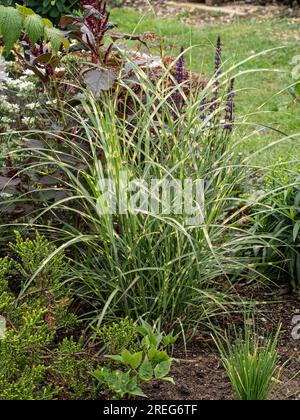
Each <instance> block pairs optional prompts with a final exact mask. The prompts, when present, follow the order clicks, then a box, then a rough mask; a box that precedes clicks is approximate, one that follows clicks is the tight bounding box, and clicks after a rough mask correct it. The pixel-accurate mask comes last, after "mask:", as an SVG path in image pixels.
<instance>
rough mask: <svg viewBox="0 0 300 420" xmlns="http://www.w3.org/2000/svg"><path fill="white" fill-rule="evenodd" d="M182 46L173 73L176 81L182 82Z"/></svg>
mask: <svg viewBox="0 0 300 420" xmlns="http://www.w3.org/2000/svg"><path fill="white" fill-rule="evenodd" d="M183 53H184V48H181V51H180V54H181V55H180V58H179V59H178V61H177V63H176V71H175V74H174V79H175V80H176V82H177V83H182V81H183V79H184V74H183V73H184V54H183Z"/></svg>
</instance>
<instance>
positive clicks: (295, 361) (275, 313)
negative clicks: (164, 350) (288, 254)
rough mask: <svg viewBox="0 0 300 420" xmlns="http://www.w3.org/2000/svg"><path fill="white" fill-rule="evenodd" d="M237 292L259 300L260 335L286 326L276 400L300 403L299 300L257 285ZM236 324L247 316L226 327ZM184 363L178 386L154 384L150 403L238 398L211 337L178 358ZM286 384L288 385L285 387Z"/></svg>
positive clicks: (175, 372) (149, 389) (237, 317)
mask: <svg viewBox="0 0 300 420" xmlns="http://www.w3.org/2000/svg"><path fill="white" fill-rule="evenodd" d="M237 291H238V293H239V294H240V296H241V297H242V298H244V299H247V298H248V299H255V300H256V301H257V302H262V303H261V304H258V306H257V308H258V310H259V315H258V318H257V324H258V332H259V334H260V335H262V336H266V335H268V334H269V333H270V332H271V331H274V330H276V329H277V327H278V325H279V324H280V323H282V331H281V339H280V344H279V355H280V366H282V365H283V364H285V363H286V368H285V370H284V373H283V374H282V376H281V377H280V384H279V388H280V391H279V393H278V394H277V395H274V397H273V398H274V399H292V400H300V374H299V375H298V376H297V377H295V378H294V379H293V380H291V379H292V378H293V377H294V376H295V375H296V374H297V373H298V372H300V340H294V339H293V337H292V329H293V325H292V318H293V317H294V316H295V315H297V314H300V300H299V297H298V296H293V295H288V294H283V292H282V289H278V290H275V292H274V290H272V291H270V289H269V288H265V287H262V286H257V285H250V286H238V287H237ZM229 319H230V323H232V322H234V323H235V324H236V325H240V326H242V325H243V322H244V320H243V315H242V314H236V315H234V316H233V317H232V315H231V317H230V318H228V319H226V318H224V319H223V320H221V322H224V326H225V328H226V325H228V321H229ZM175 357H176V358H178V359H180V361H179V362H177V363H176V364H175V365H174V368H173V372H172V374H173V377H174V379H175V382H176V385H175V386H172V385H170V384H164V383H154V384H152V385H151V386H150V385H149V386H148V387H147V388H146V389H145V391H146V394H147V395H148V397H149V398H150V399H158V400H232V399H234V395H233V393H232V391H231V387H230V383H229V381H228V378H227V376H226V373H225V371H224V369H223V367H222V365H221V363H220V359H219V356H218V353H217V351H216V349H215V346H214V344H213V341H212V340H211V338H210V335H209V333H208V332H207V333H205V332H204V333H203V335H202V336H199V337H196V338H195V339H194V341H193V343H192V344H191V345H189V346H188V349H187V354H185V351H184V349H183V350H182V351H179V352H177V353H176V354H175ZM284 384H285V385H284Z"/></svg>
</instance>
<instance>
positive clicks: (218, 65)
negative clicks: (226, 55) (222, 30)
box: [215, 36, 222, 76]
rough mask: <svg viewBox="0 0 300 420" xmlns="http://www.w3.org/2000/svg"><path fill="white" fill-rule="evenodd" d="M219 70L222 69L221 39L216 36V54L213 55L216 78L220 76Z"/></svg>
mask: <svg viewBox="0 0 300 420" xmlns="http://www.w3.org/2000/svg"><path fill="white" fill-rule="evenodd" d="M221 69H222V43H221V37H220V36H218V39H217V46H216V53H215V73H216V76H219V75H220V74H221Z"/></svg>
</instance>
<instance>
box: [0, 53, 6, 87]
mask: <svg viewBox="0 0 300 420" xmlns="http://www.w3.org/2000/svg"><path fill="white" fill-rule="evenodd" d="M7 79H8V74H7V73H6V67H5V60H4V58H3V57H2V56H1V55H0V84H1V82H6V80H7Z"/></svg>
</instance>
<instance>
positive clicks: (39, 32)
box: [24, 15, 44, 44]
mask: <svg viewBox="0 0 300 420" xmlns="http://www.w3.org/2000/svg"><path fill="white" fill-rule="evenodd" d="M24 27H25V31H26V33H27V35H28V36H29V39H30V41H31V42H32V43H33V44H35V43H36V42H37V41H38V40H39V39H40V38H41V37H42V36H43V34H44V22H43V19H42V18H41V16H39V15H30V16H27V17H26V18H25V20H24Z"/></svg>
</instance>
